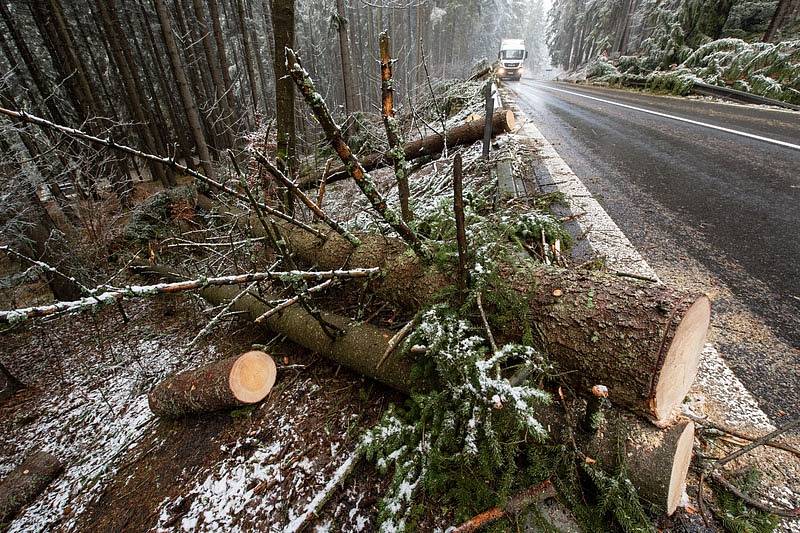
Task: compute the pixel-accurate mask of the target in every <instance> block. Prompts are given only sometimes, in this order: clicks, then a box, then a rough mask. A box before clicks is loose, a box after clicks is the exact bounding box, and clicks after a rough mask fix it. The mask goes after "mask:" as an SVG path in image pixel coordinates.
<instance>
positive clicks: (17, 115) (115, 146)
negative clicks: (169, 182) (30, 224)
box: [0, 107, 323, 237]
mask: <svg viewBox="0 0 800 533" xmlns="http://www.w3.org/2000/svg"><path fill="white" fill-rule="evenodd" d="M0 114H3V115H6V116H8V117H11V118H13V119H16V120H20V121H22V122H27V123H28V124H36V125H37V126H40V127H43V128H48V129H53V130H56V131H60V132H61V133H65V134H67V135H69V136H70V137H74V138H76V139H81V140H84V141H87V142H90V143H93V144H98V145H101V146H105V147H107V148H110V149H112V150H116V151H118V152H123V153H126V154H129V155H132V156H134V157H138V158H140V159H144V160H146V161H154V162H156V163H160V164H162V165H166V166H167V167H169V168H171V169H173V170H175V171H176V172H180V173H182V174H186V175H188V176H192V177H193V178H194V179H196V180H197V181H200V182H202V183H205V184H206V185H208V186H209V187H211V188H213V189H216V190H218V191H221V192H224V193H225V194H228V195H230V196H233V197H234V198H238V199H239V200H243V201H245V202H247V201H248V200H247V196H246V195H244V194H242V193H240V192H239V191H236V190H234V189H231V188H230V187H227V186H225V185H224V184H222V183H220V182H218V181H215V180H213V179H212V178H209V177H208V176H205V175H204V174H201V173H200V172H197V171H196V170H192V169H191V168H189V167H187V166H185V165H181V164H180V163H178V162H176V161H175V160H174V159H171V158H166V157H159V156H157V155H153V154H148V153H146V152H142V151H141V150H137V149H135V148H131V147H130V146H125V145H124V144H119V143H117V142H115V141H114V140H113V139H112V138H111V137H109V138H107V139H101V138H99V137H95V136H93V135H89V134H88V133H85V132H83V131H81V130H77V129H75V128H70V127H67V126H61V125H59V124H55V123H53V122H50V121H49V120H45V119H43V118H40V117H36V116H33V115H29V114H28V113H26V112H24V111H12V110H10V109H5V108H2V107H0ZM259 205H260V207H261V208H262V209H263V210H264V211H266V212H267V213H269V214H270V215H272V216H274V217H276V218H280V219H281V220H285V221H286V222H288V223H290V224H293V225H295V226H297V227H299V228H303V229H304V230H305V231H307V232H309V233H312V234H314V235H316V236H317V237H321V236H322V235H323V233H322V232H320V231H319V230H317V229H315V228H312V227H311V226H309V225H308V224H305V223H304V222H301V221H299V220H296V219H294V218H292V217H290V216H289V215H287V214H285V213H282V212H281V211H278V210H277V209H273V208H271V207H270V206H268V205H264V204H259Z"/></svg>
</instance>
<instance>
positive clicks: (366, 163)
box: [300, 110, 516, 189]
mask: <svg viewBox="0 0 800 533" xmlns="http://www.w3.org/2000/svg"><path fill="white" fill-rule="evenodd" d="M485 124H486V120H485V118H481V119H478V120H473V121H470V122H467V123H466V124H462V125H461V126H456V127H455V128H453V129H451V130H448V131H447V146H448V148H449V147H453V146H458V145H461V144H472V143H474V142H476V141H480V140H482V139H483V131H484V126H485ZM515 125H516V120H515V119H514V113H512V112H511V111H507V110H502V111H497V112H496V113H495V114H494V115H492V135H500V134H502V133H508V132H511V131H513V130H514V126H515ZM444 144H445V143H444V137H443V136H442V135H431V136H428V137H425V138H422V139H419V140H417V141H413V142H409V143H406V144H404V145H403V153H404V154H405V159H406V161H410V160H412V159H417V158H420V157H424V156H428V155H433V154H438V153H439V152H442V151H443V150H444ZM360 161H361V165H362V166H363V167H364V170H366V171H368V172H369V171H370V170H375V169H376V168H381V167H387V166H391V165H392V164H393V163H394V160H393V159H392V157H391V156H390V155H387V154H371V155H367V156H364V157H363V158H360ZM348 177H349V174H348V173H347V169H346V168H345V167H344V166H340V167H336V168H334V169H332V170H331V172H330V173H329V174H328V177H327V178H326V179H325V183H332V182H334V181H340V180H344V179H347V178H348ZM317 185H319V179H318V178H316V177H315V178H311V179H306V180H303V181H301V182H300V188H302V189H308V188H312V187H316V186H317Z"/></svg>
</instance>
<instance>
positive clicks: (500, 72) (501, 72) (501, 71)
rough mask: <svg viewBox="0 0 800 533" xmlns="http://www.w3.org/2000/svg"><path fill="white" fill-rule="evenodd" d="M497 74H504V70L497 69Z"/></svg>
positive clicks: (501, 68)
mask: <svg viewBox="0 0 800 533" xmlns="http://www.w3.org/2000/svg"><path fill="white" fill-rule="evenodd" d="M497 73H498V74H505V73H506V69H504V68H503V67H500V68H499V69H497Z"/></svg>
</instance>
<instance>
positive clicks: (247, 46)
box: [236, 0, 258, 113]
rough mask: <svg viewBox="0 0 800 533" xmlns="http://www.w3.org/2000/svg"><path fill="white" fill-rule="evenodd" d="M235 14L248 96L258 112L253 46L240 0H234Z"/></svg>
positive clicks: (254, 110)
mask: <svg viewBox="0 0 800 533" xmlns="http://www.w3.org/2000/svg"><path fill="white" fill-rule="evenodd" d="M236 16H237V18H238V19H239V26H240V28H239V32H240V35H241V37H242V46H243V47H244V50H243V53H244V64H245V67H246V68H247V81H248V84H249V87H250V96H251V97H252V103H253V113H258V80H256V70H255V68H254V67H253V47H252V43H251V42H250V34H249V32H248V31H247V18H246V17H245V13H244V3H243V2H242V0H236Z"/></svg>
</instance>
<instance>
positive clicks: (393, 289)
mask: <svg viewBox="0 0 800 533" xmlns="http://www.w3.org/2000/svg"><path fill="white" fill-rule="evenodd" d="M255 228H258V226H255ZM256 231H258V230H256ZM282 233H283V236H284V238H285V239H286V241H287V243H288V244H289V247H290V248H291V249H292V250H293V251H294V253H295V256H296V257H297V258H298V259H300V260H301V261H303V262H305V263H307V264H312V265H315V266H316V267H319V268H325V269H327V268H339V267H342V265H345V266H346V268H373V267H377V268H380V269H381V271H382V273H383V275H382V276H380V277H377V278H375V279H373V280H372V281H371V282H370V290H372V291H373V292H374V293H375V294H376V295H378V296H379V297H381V298H383V299H385V300H388V301H390V302H392V303H394V304H396V305H398V306H401V307H403V308H407V309H419V308H420V307H422V306H424V305H426V304H430V303H432V302H433V301H435V299H436V297H437V295H441V294H443V290H445V289H447V288H449V287H452V286H455V284H456V279H455V273H454V272H448V273H445V272H442V271H441V270H440V269H438V268H437V267H436V266H432V265H428V264H426V263H425V262H423V261H421V260H420V259H419V258H418V257H416V256H414V255H413V254H410V253H408V252H407V248H406V247H405V245H404V244H403V243H402V242H401V241H399V240H396V239H391V238H387V237H383V236H380V235H374V234H365V235H363V236H362V235H359V238H360V239H361V241H362V245H361V246H359V247H358V248H357V249H355V250H354V249H353V248H352V247H351V246H350V245H349V244H348V243H347V241H345V240H344V239H342V238H341V237H340V236H339V235H336V234H330V236H329V238H328V239H327V240H325V241H322V240H321V239H318V238H316V237H314V236H313V235H310V234H308V233H307V232H305V231H302V230H300V229H296V228H293V227H291V226H289V225H288V224H284V225H282ZM499 274H500V276H499V279H500V281H498V283H497V284H495V285H493V286H490V287H488V288H487V290H486V300H487V302H488V303H489V306H488V307H489V309H488V311H489V315H490V317H489V319H490V322H492V326H493V328H494V330H495V331H494V332H495V334H496V335H497V336H498V338H499V339H501V340H504V341H519V340H520V339H521V338H522V337H523V335H525V334H526V332H530V333H531V334H532V335H531V336H532V338H533V341H534V342H535V343H537V344H538V345H539V347H540V348H541V349H543V350H544V351H546V353H548V354H549V355H550V356H551V357H552V359H553V361H554V362H555V363H556V364H557V365H558V368H559V371H561V372H562V373H563V376H564V380H565V381H567V382H568V383H570V384H571V385H573V386H575V387H576V388H577V389H578V390H580V391H588V390H589V389H591V387H592V386H593V385H598V384H601V385H605V386H606V387H608V389H609V392H610V395H609V398H610V399H611V401H612V402H614V403H616V404H618V405H621V406H624V407H626V408H628V409H630V410H632V411H635V412H637V413H640V414H642V415H644V416H646V417H650V418H661V417H658V416H655V410H654V409H655V407H654V399H655V393H656V386H657V384H658V380H659V377H660V374H661V370H662V367H663V365H664V359H665V356H666V353H667V350H668V349H669V347H670V345H671V343H672V340H673V337H674V335H675V332H676V329H677V327H678V324H680V322H681V320H682V319H683V317H684V316H685V314H686V312H687V310H688V309H689V307H690V306H691V305H692V304H693V303H694V302H695V301H697V299H698V298H700V297H703V296H702V295H699V294H696V293H690V292H685V291H680V290H676V289H672V288H669V287H666V286H664V285H660V284H655V283H650V282H645V281H640V280H635V279H631V278H623V277H619V276H612V275H607V274H600V273H594V272H591V271H584V270H568V269H562V268H557V267H551V266H541V267H534V268H528V269H518V268H516V267H513V266H510V265H501V267H500V271H499ZM509 292H510V293H511V298H512V299H513V300H514V301H516V302H518V305H517V307H516V308H515V309H513V310H512V311H510V312H509V310H504V311H503V310H499V309H496V308H495V309H492V306H491V302H492V300H493V296H497V295H500V294H501V293H502V294H506V293H509ZM692 377H693V376H692Z"/></svg>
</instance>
